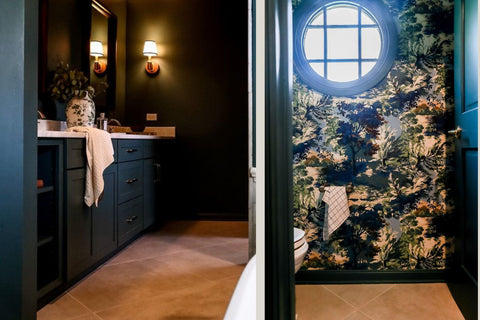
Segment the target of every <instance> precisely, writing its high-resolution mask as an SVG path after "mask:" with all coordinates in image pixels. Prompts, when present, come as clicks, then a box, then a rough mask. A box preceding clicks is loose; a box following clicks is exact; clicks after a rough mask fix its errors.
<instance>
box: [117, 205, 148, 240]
mask: <svg viewBox="0 0 480 320" xmlns="http://www.w3.org/2000/svg"><path fill="white" fill-rule="evenodd" d="M142 228H143V197H138V198H135V199H133V200H130V201H127V202H125V203H122V204H121V205H119V206H118V245H119V246H121V245H123V244H124V243H125V242H127V241H128V240H130V239H132V238H133V237H134V236H136V235H137V234H139V233H140V232H141V231H142Z"/></svg>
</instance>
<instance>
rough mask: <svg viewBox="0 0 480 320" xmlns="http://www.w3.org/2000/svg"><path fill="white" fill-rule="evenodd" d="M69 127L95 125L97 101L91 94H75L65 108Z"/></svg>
mask: <svg viewBox="0 0 480 320" xmlns="http://www.w3.org/2000/svg"><path fill="white" fill-rule="evenodd" d="M65 114H66V116H67V127H69V128H70V127H76V126H79V127H93V126H94V125H95V103H94V102H93V100H92V98H90V95H88V94H87V93H85V95H84V96H83V97H82V96H80V97H79V96H74V97H73V98H72V99H70V100H69V101H68V102H67V107H66V108H65Z"/></svg>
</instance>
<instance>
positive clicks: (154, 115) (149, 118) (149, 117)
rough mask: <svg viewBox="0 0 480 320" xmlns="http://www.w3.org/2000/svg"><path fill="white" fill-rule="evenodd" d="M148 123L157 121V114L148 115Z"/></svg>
mask: <svg viewBox="0 0 480 320" xmlns="http://www.w3.org/2000/svg"><path fill="white" fill-rule="evenodd" d="M147 121H157V114H156V113H147Z"/></svg>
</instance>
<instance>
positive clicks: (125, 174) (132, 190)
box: [117, 160, 144, 203]
mask: <svg viewBox="0 0 480 320" xmlns="http://www.w3.org/2000/svg"><path fill="white" fill-rule="evenodd" d="M143 180H144V178H143V161H142V160H138V161H131V162H125V163H119V164H118V189H117V191H118V196H117V197H118V198H117V199H118V203H123V202H125V201H128V200H131V199H133V198H135V197H138V196H141V195H142V194H143Z"/></svg>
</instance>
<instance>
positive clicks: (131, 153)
mask: <svg viewBox="0 0 480 320" xmlns="http://www.w3.org/2000/svg"><path fill="white" fill-rule="evenodd" d="M117 150H118V162H124V161H132V160H138V159H142V158H143V141H142V140H130V139H125V140H118V148H117Z"/></svg>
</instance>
